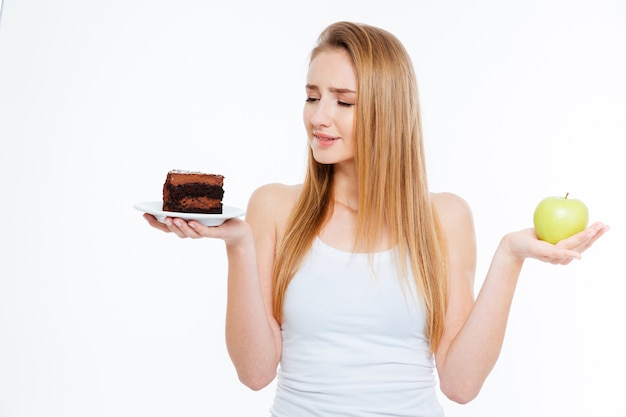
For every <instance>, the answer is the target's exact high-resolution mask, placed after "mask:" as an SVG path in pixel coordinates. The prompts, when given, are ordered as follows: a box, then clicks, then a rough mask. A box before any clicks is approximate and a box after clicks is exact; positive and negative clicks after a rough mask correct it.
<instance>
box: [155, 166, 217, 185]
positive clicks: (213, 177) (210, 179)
mask: <svg viewBox="0 0 626 417" xmlns="http://www.w3.org/2000/svg"><path fill="white" fill-rule="evenodd" d="M165 182H166V183H167V184H172V185H182V184H188V183H194V182H197V183H202V184H207V185H215V186H218V187H222V186H224V176H223V175H217V174H205V173H202V172H197V171H183V170H179V169H174V170H172V171H170V172H168V173H167V178H166V180H165Z"/></svg>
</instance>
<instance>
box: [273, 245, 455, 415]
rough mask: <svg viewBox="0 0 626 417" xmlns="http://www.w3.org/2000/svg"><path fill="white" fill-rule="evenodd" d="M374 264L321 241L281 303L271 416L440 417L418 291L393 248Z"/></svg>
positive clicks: (432, 365)
mask: <svg viewBox="0 0 626 417" xmlns="http://www.w3.org/2000/svg"><path fill="white" fill-rule="evenodd" d="M371 261H373V262H370V256H369V255H368V254H363V253H356V254H355V253H350V252H344V251H340V250H338V249H335V248H333V247H330V246H328V245H326V244H325V243H323V242H322V241H321V240H320V239H315V241H314V243H313V245H312V248H311V251H310V253H309V254H308V256H307V257H306V259H305V261H304V263H303V265H302V268H301V269H300V270H299V271H298V273H296V275H295V276H294V278H293V279H292V281H291V283H290V284H289V287H288V289H287V293H286V296H285V304H284V320H283V324H282V338H283V353H282V358H281V361H280V366H279V369H278V377H277V386H276V397H275V399H274V404H273V406H272V408H271V413H272V416H274V417H312V416H316V417H348V416H350V417H370V416H394V417H400V416H403V417H404V416H406V417H409V416H410V417H422V416H424V417H442V416H443V415H444V413H443V410H442V408H441V406H440V404H439V401H438V399H437V394H436V390H435V375H434V363H433V357H432V354H431V353H430V349H429V344H428V340H427V339H426V336H425V318H424V317H425V316H424V312H423V310H422V308H421V304H420V303H419V301H418V300H417V297H416V295H415V286H414V285H411V286H410V287H409V288H407V287H406V286H403V284H402V283H401V281H400V279H399V278H398V274H397V272H396V268H395V264H394V255H393V252H392V251H391V250H390V251H386V252H379V253H375V254H374V255H373V257H372V258H371ZM408 281H409V282H412V279H409V280H408ZM403 289H404V290H403Z"/></svg>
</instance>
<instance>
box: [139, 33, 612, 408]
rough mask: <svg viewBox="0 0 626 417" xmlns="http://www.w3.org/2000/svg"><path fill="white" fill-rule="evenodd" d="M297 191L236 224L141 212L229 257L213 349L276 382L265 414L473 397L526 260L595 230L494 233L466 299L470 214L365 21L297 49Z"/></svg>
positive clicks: (497, 344)
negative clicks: (488, 258)
mask: <svg viewBox="0 0 626 417" xmlns="http://www.w3.org/2000/svg"><path fill="white" fill-rule="evenodd" d="M304 125H305V128H306V132H307V135H308V144H309V147H310V153H309V161H308V169H307V173H306V178H305V180H304V183H303V184H301V185H297V186H287V185H280V184H270V185H265V186H262V187H260V188H259V189H258V190H256V191H255V192H254V193H253V195H252V196H251V198H250V201H249V205H248V208H247V214H246V220H245V221H243V220H240V219H232V220H229V221H227V222H225V223H224V224H223V225H221V226H219V227H205V226H203V225H201V224H199V223H198V222H196V221H188V222H185V221H183V220H182V219H177V218H167V219H166V221H165V224H162V223H159V222H157V221H156V220H155V218H154V217H152V216H150V215H148V214H145V215H144V216H145V217H146V219H147V220H148V222H149V223H150V225H151V226H153V227H155V228H157V229H160V230H163V231H166V232H173V233H175V234H176V235H178V236H179V237H181V238H202V237H206V238H220V239H223V240H224V242H225V244H226V249H227V256H228V266H229V269H228V308H227V316H226V342H227V346H228V350H229V354H230V356H231V358H232V361H233V363H234V365H235V367H236V369H237V373H238V375H239V378H240V380H241V381H242V382H243V383H244V384H246V385H247V386H249V387H250V388H252V389H255V390H258V389H261V388H263V387H265V386H266V385H267V384H269V383H270V382H271V381H273V380H274V378H275V377H276V376H277V375H278V380H277V392H276V397H275V401H274V404H273V406H272V409H271V413H272V415H273V416H274V417H284V416H289V417H294V416H298V417H307V416H333V417H335V416H359V417H363V416H382V415H385V416H412V417H416V416H442V415H443V411H442V408H441V406H440V405H439V403H438V401H437V397H436V390H435V375H434V371H435V369H436V372H437V375H438V378H439V381H440V389H441V391H442V392H443V393H444V394H445V395H446V396H447V397H449V398H450V399H451V400H453V401H456V402H459V403H466V402H468V401H470V400H472V399H473V398H474V397H476V395H477V394H478V392H479V391H480V389H481V386H482V384H483V382H484V381H485V379H486V378H487V376H488V374H489V373H490V371H491V369H492V368H493V366H494V364H495V362H496V360H497V357H498V355H499V352H500V349H501V346H502V341H503V337H504V333H505V327H506V323H507V318H508V314H509V310H510V307H511V302H512V298H513V294H514V291H515V287H516V283H517V279H518V277H519V274H520V270H521V268H522V264H523V262H524V260H525V259H526V258H535V259H539V260H542V261H545V262H550V263H553V264H568V263H569V262H571V261H572V260H573V259H578V258H580V254H581V253H582V252H583V251H584V250H586V249H587V248H589V247H590V246H591V245H592V244H593V243H594V242H595V241H596V240H597V239H598V238H599V237H600V236H602V235H603V234H604V233H605V232H606V231H607V230H608V227H607V226H605V225H603V224H601V223H594V224H593V225H591V226H590V227H589V228H587V229H586V230H585V231H583V232H581V233H579V234H577V235H575V236H573V237H570V238H568V239H566V240H563V241H561V242H559V243H558V244H557V245H551V244H548V243H546V242H543V241H540V240H538V239H537V237H536V235H535V233H534V231H533V229H527V230H522V231H517V232H513V233H509V234H507V235H505V236H504V237H503V238H502V240H501V242H500V244H499V246H498V248H497V249H496V252H495V254H494V256H493V260H492V263H491V267H490V268H489V271H488V273H487V276H486V278H485V280H484V283H483V285H482V288H481V290H480V292H479V294H478V296H477V297H476V298H474V294H473V285H474V274H475V266H476V248H475V236H474V228H473V221H472V214H471V211H470V208H469V207H468V205H467V204H466V203H465V201H464V200H462V199H461V198H460V197H458V196H456V195H454V194H450V193H431V192H429V189H428V185H427V181H426V169H425V165H424V150H423V144H422V132H421V125H420V110H419V103H418V92H417V84H416V79H415V75H414V71H413V68H412V64H411V61H410V59H409V57H408V55H407V53H406V51H405V49H404V48H403V46H402V45H401V43H400V42H399V41H398V40H397V39H396V38H395V37H394V36H393V35H391V34H390V33H388V32H386V31H384V30H381V29H379V28H375V27H371V26H368V25H363V24H355V23H350V22H339V23H336V24H333V25H331V26H329V27H328V28H327V29H326V30H325V31H324V32H323V33H322V34H321V36H320V38H319V42H318V45H317V46H316V47H315V48H314V50H313V51H312V54H311V60H310V66H309V71H308V75H307V80H306V102H305V105H304Z"/></svg>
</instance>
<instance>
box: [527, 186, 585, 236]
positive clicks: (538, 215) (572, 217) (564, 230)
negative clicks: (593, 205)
mask: <svg viewBox="0 0 626 417" xmlns="http://www.w3.org/2000/svg"><path fill="white" fill-rule="evenodd" d="M568 196H569V193H567V194H565V197H547V198H544V199H543V200H541V201H540V202H539V204H538V205H537V208H536V209H535V214H534V218H533V220H534V224H535V233H537V237H538V238H539V239H541V240H545V241H546V242H549V243H552V244H554V243H557V242H559V241H561V240H563V239H567V238H568V237H570V236H572V235H575V234H576V233H578V232H582V231H583V230H585V227H587V222H588V221H589V210H587V206H586V205H585V203H583V202H582V201H580V200H576V199H573V198H567V197H568Z"/></svg>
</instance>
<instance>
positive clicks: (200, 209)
mask: <svg viewBox="0 0 626 417" xmlns="http://www.w3.org/2000/svg"><path fill="white" fill-rule="evenodd" d="M223 185H224V176H223V175H216V174H205V173H203V172H195V171H184V170H178V169H175V170H171V171H169V172H168V173H167V178H166V179H165V184H163V211H175V212H182V213H204V214H222V199H223V198H224V188H223Z"/></svg>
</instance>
